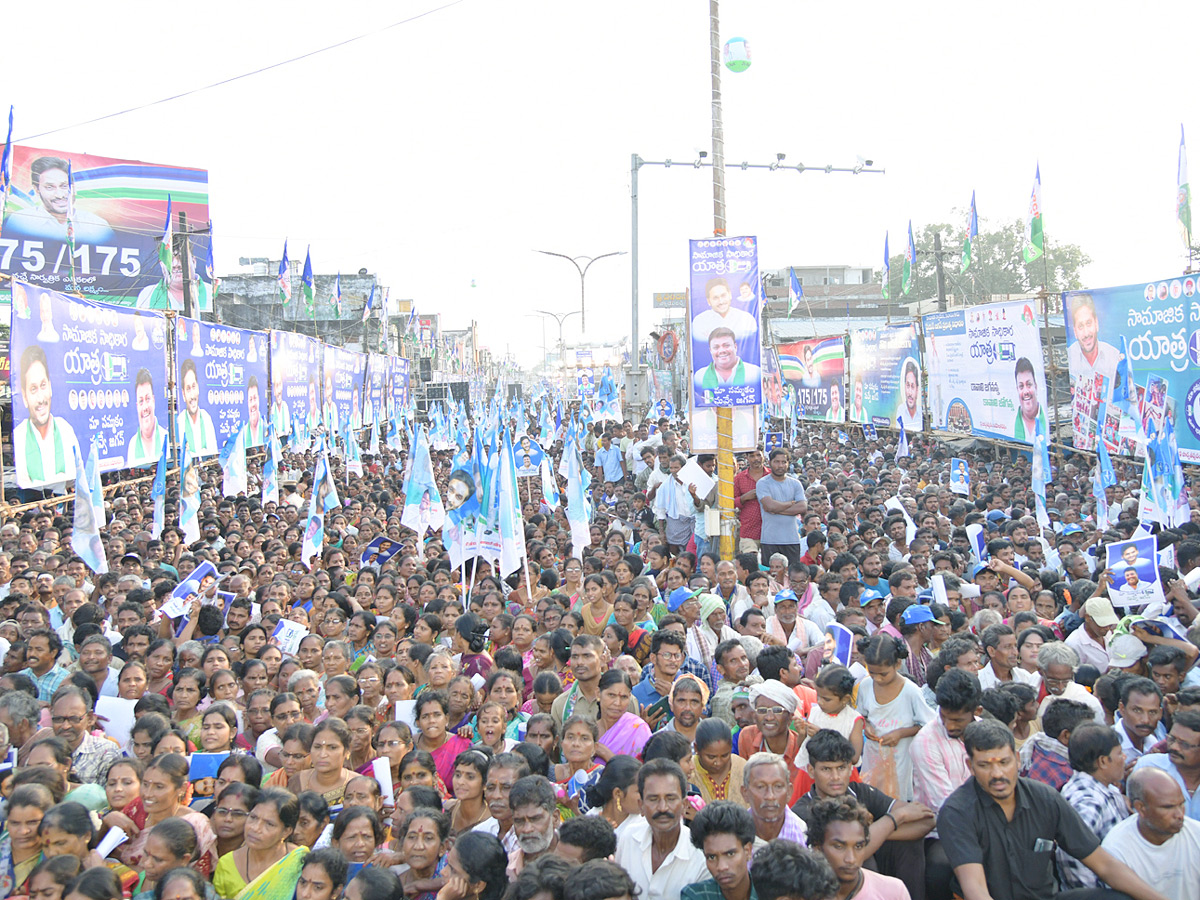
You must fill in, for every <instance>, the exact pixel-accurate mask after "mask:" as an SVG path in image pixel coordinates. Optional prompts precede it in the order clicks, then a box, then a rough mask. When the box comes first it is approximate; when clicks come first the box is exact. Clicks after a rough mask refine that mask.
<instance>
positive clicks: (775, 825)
mask: <svg viewBox="0 0 1200 900" xmlns="http://www.w3.org/2000/svg"><path fill="white" fill-rule="evenodd" d="M791 794H792V777H791V772H790V771H789V769H788V764H787V761H786V760H785V759H784V758H783V757H782V756H780V755H779V754H778V753H770V752H765V751H760V752H758V753H755V754H753V755H752V756H751V757H750V758H749V759H748V760H746V767H745V769H743V770H742V796H743V797H745V798H746V799H747V800H749V801H750V814H751V815H752V816H753V817H754V832H755V834H756V835H757V838H758V840H757V841H756V844H757V843H758V842H762V843H767V842H768V841H773V840H775V839H776V838H784V839H785V840H789V841H795V842H796V843H797V844H800V845H801V846H805V844H806V842H805V835H806V834H807V832H808V829H807V827H806V826H805V824H804V820H803V819H801V818H800V817H799V816H798V815H796V814H795V813H794V812H792V811H791V810H790V809H789V808H788V800H789V799H790V797H791Z"/></svg>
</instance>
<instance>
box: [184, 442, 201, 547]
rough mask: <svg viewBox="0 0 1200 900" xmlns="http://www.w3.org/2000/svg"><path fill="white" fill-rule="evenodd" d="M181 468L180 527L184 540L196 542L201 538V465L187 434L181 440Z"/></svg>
mask: <svg viewBox="0 0 1200 900" xmlns="http://www.w3.org/2000/svg"><path fill="white" fill-rule="evenodd" d="M181 444H182V449H181V451H180V459H182V460H183V464H182V465H181V466H180V468H179V528H180V530H181V531H182V532H183V542H184V543H185V544H194V543H195V542H196V541H198V540H200V465H199V463H198V462H197V457H196V454H194V453H193V452H192V448H191V447H189V446H188V440H187V434H184V436H183V440H182V441H181Z"/></svg>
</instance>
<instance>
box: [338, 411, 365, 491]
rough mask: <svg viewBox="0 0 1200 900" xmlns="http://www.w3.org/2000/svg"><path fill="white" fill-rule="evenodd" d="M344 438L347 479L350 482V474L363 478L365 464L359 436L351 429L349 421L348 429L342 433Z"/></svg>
mask: <svg viewBox="0 0 1200 900" xmlns="http://www.w3.org/2000/svg"><path fill="white" fill-rule="evenodd" d="M342 440H343V441H344V442H345V444H346V480H347V482H349V480H350V475H357V476H358V477H359V478H362V474H363V464H362V451H361V450H360V449H359V447H358V438H357V437H355V436H354V433H353V432H352V431H351V430H350V425H349V423H347V425H346V431H345V432H344V433H343V434H342Z"/></svg>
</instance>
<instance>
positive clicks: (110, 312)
mask: <svg viewBox="0 0 1200 900" xmlns="http://www.w3.org/2000/svg"><path fill="white" fill-rule="evenodd" d="M12 289H13V291H14V292H15V293H16V295H17V297H18V301H19V302H20V303H22V304H24V305H25V306H26V308H28V309H30V310H36V314H35V315H31V316H27V317H24V318H21V317H16V316H14V317H13V323H12V362H13V364H12V371H11V373H10V376H9V377H10V383H11V385H12V395H13V408H12V418H13V435H12V439H13V452H14V455H15V462H16V476H17V484H18V485H19V486H20V487H23V488H39V487H44V486H46V485H56V484H60V483H62V482H63V481H69V480H71V479H73V478H75V459H74V449H73V446H74V445H76V444H78V446H79V452H80V455H81V457H82V458H83V460H84V461H85V462H86V461H87V459H88V457H89V456H90V455H91V441H92V440H93V439H96V440H97V441H98V444H99V448H100V449H99V461H100V471H101V472H111V471H114V470H117V469H125V468H129V467H131V466H141V465H153V464H157V462H158V459H159V456H160V454H161V453H162V443H163V438H164V437H165V436H166V435H167V433H168V427H169V426H168V421H167V417H168V408H167V390H166V384H167V323H166V319H165V317H164V316H163V315H162V314H161V313H157V312H150V311H138V310H131V309H125V308H122V307H120V306H112V305H110V304H107V303H97V302H94V301H92V300H80V299H79V298H77V297H70V296H67V295H66V294H60V293H56V292H55V291H50V290H47V289H46V288H43V287H38V286H35V285H30V284H25V283H23V282H19V281H14V282H13V285H12Z"/></svg>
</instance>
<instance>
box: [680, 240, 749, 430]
mask: <svg viewBox="0 0 1200 900" xmlns="http://www.w3.org/2000/svg"><path fill="white" fill-rule="evenodd" d="M688 248H689V282H690V289H691V301H690V306H689V309H688V314H689V315H688V320H689V328H688V332H689V335H690V340H691V348H692V352H691V372H692V387H693V398H694V399H693V402H694V404H695V406H696V408H697V409H709V408H712V407H718V406H757V405H758V404H760V403H762V329H761V325H760V313H761V305H762V304H761V290H762V288H761V285H760V283H759V278H758V238H755V237H728V238H705V239H703V240H698V241H689V242H688Z"/></svg>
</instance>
